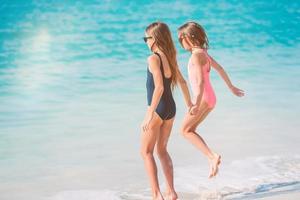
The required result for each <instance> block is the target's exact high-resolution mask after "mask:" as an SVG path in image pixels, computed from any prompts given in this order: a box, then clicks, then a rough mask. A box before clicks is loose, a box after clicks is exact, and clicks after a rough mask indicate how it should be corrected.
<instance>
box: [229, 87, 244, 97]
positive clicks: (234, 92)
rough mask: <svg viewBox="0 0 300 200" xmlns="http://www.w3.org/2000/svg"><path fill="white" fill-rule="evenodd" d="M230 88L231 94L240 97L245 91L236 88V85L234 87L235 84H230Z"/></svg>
mask: <svg viewBox="0 0 300 200" xmlns="http://www.w3.org/2000/svg"><path fill="white" fill-rule="evenodd" d="M230 90H231V92H232V93H233V94H235V95H236V96H238V97H242V96H244V95H245V93H244V91H243V90H241V89H239V88H237V87H235V86H231V87H230Z"/></svg>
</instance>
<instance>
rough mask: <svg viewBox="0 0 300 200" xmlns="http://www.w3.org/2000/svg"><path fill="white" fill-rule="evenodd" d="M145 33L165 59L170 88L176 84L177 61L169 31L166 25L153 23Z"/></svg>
mask: <svg viewBox="0 0 300 200" xmlns="http://www.w3.org/2000/svg"><path fill="white" fill-rule="evenodd" d="M146 33H147V34H149V36H151V37H153V38H154V40H155V44H156V46H157V48H158V49H160V50H161V51H162V52H163V53H164V54H165V55H166V57H167V60H168V63H169V65H170V69H171V74H172V75H171V88H172V89H174V87H175V86H176V84H177V67H178V64H177V59H176V49H175V45H174V43H173V40H172V36H171V31H170V29H169V27H168V25H167V24H165V23H163V22H154V23H152V24H150V25H149V26H147V28H146Z"/></svg>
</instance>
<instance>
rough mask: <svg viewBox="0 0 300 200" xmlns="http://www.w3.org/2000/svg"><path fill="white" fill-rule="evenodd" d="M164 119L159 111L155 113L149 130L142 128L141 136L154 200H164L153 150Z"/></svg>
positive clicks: (142, 152) (142, 151) (143, 155)
mask: <svg viewBox="0 0 300 200" xmlns="http://www.w3.org/2000/svg"><path fill="white" fill-rule="evenodd" d="M162 122H163V121H162V120H161V119H160V118H159V116H158V115H157V113H155V114H154V117H153V119H152V120H151V122H150V124H149V128H148V131H146V132H144V131H143V130H142V138H141V140H142V141H141V143H142V145H141V154H142V157H143V159H144V163H145V168H146V171H147V174H148V176H149V180H150V184H151V189H152V195H153V199H154V200H163V196H162V194H161V192H160V188H159V184H158V178H157V167H156V163H155V160H154V157H153V150H154V146H155V143H156V140H157V136H158V135H159V134H160V127H161V125H162Z"/></svg>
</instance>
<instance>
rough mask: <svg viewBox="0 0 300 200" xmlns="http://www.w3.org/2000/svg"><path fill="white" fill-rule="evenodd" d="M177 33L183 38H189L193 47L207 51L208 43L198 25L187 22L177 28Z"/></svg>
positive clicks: (202, 29) (201, 28)
mask: <svg viewBox="0 0 300 200" xmlns="http://www.w3.org/2000/svg"><path fill="white" fill-rule="evenodd" d="M178 32H179V34H180V35H182V36H183V37H189V39H190V41H191V42H192V44H193V45H195V46H199V47H201V48H203V49H208V47H209V41H208V38H207V35H206V33H205V30H204V28H203V27H202V26H201V25H200V24H198V23H196V22H187V23H185V24H183V25H182V26H180V27H179V28H178ZM181 45H182V43H181Z"/></svg>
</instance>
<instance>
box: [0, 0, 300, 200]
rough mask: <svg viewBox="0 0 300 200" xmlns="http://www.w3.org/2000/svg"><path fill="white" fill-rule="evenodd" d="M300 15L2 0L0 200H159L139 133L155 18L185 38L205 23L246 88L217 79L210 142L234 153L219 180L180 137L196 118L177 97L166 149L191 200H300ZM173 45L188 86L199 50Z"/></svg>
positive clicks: (278, 4)
mask: <svg viewBox="0 0 300 200" xmlns="http://www.w3.org/2000/svg"><path fill="white" fill-rule="evenodd" d="M299 9H300V3H298V2H296V1H295V2H292V3H291V2H289V1H249V2H247V1H242V2H241V1H232V0H224V1H210V2H207V1H176V2H175V3H174V4H172V6H170V3H168V2H166V1H165V2H164V1H139V3H136V2H134V1H114V0H112V1H90V0H89V1H84V2H83V1H64V2H60V1H33V0H29V1H7V0H3V1H1V3H0V102H1V104H0V180H1V183H0V199H1V200H2V199H3V200H15V199H31V200H34V199H44V198H45V199H55V200H56V199H59V200H60V199H91V200H93V199H147V198H150V196H149V195H150V192H149V185H148V180H147V177H146V175H145V173H144V168H143V163H142V160H141V158H140V154H139V139H140V130H139V127H140V123H141V121H142V119H143V116H144V112H145V107H146V93H145V92H146V91H145V78H146V77H145V76H146V67H147V63H146V57H147V56H148V55H150V52H149V50H148V49H147V47H146V46H145V44H144V43H143V40H142V37H143V34H144V29H145V27H146V26H147V25H148V24H149V23H150V22H152V21H155V20H161V21H164V22H166V23H167V24H169V25H170V28H171V30H172V33H173V36H174V39H176V28H177V27H178V26H179V25H181V24H183V23H184V22H186V21H188V20H196V21H198V22H199V23H201V24H202V25H203V26H204V27H205V29H206V30H207V33H208V37H209V40H210V46H211V48H210V50H209V53H210V54H211V55H212V56H213V57H214V58H215V59H216V60H217V61H219V63H221V64H222V65H223V66H224V68H225V69H226V71H227V72H228V74H229V75H230V78H231V79H232V81H233V83H234V84H235V85H236V86H237V87H240V88H242V89H244V90H245V91H246V96H245V97H243V98H237V97H235V96H233V95H232V94H231V93H230V92H229V90H228V89H227V87H226V86H225V85H224V83H223V81H222V80H221V79H220V77H219V76H218V74H217V73H216V72H212V73H211V82H212V84H213V87H214V89H215V91H216V95H217V106H216V109H215V110H214V111H213V112H212V113H211V114H210V115H209V116H208V118H207V119H206V121H205V122H204V123H203V125H202V126H201V127H200V128H199V133H200V134H201V135H202V136H203V137H204V138H205V139H207V142H208V143H209V145H210V146H211V147H212V148H213V149H215V150H216V151H218V152H219V153H221V154H222V156H223V166H222V168H221V171H220V177H219V178H217V179H216V180H213V181H208V180H207V179H206V175H207V173H208V167H207V163H206V160H205V158H204V157H203V155H201V153H199V152H198V151H196V150H195V149H194V147H192V146H191V145H189V144H188V142H187V141H185V140H183V138H182V137H181V136H180V133H179V127H180V123H181V120H182V118H183V115H184V112H185V108H184V102H183V99H182V95H181V92H180V91H179V89H177V90H176V91H175V94H174V95H175V100H176V103H177V111H178V112H177V118H176V121H175V126H174V129H173V135H172V138H171V139H170V146H169V149H170V153H171V155H172V157H173V162H174V166H175V184H176V187H177V188H178V192H179V194H180V195H182V196H183V197H182V198H184V199H188V198H190V199H199V198H202V199H208V198H209V197H211V198H215V199H217V198H218V197H220V196H221V197H222V198H227V199H247V198H249V199H251V198H256V197H260V196H262V195H273V194H276V192H284V191H290V190H291V191H292V190H299V182H300V159H299V156H300V152H299V148H298V146H297V144H299V143H300V138H299V134H298V133H299V130H300V127H299V123H298V121H299V120H298V117H299V114H300V106H299V105H298V102H299V100H300V91H299V85H300V79H299V76H300V67H299V65H300V62H299V55H300V54H299V53H300V52H299V49H300V48H299V47H300V45H299V44H300V43H299V41H300V33H299V30H300V26H299V19H300V15H299V13H300V11H299ZM175 43H176V47H178V61H179V64H180V68H181V69H182V71H183V73H184V75H185V76H186V75H187V73H186V64H187V60H188V57H189V54H188V53H187V52H184V51H183V50H182V49H181V48H180V45H179V44H178V42H177V41H176V40H175ZM186 77H187V76H186ZM160 178H161V181H162V183H163V176H162V174H160ZM162 187H163V186H162ZM214 195H215V196H214Z"/></svg>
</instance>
